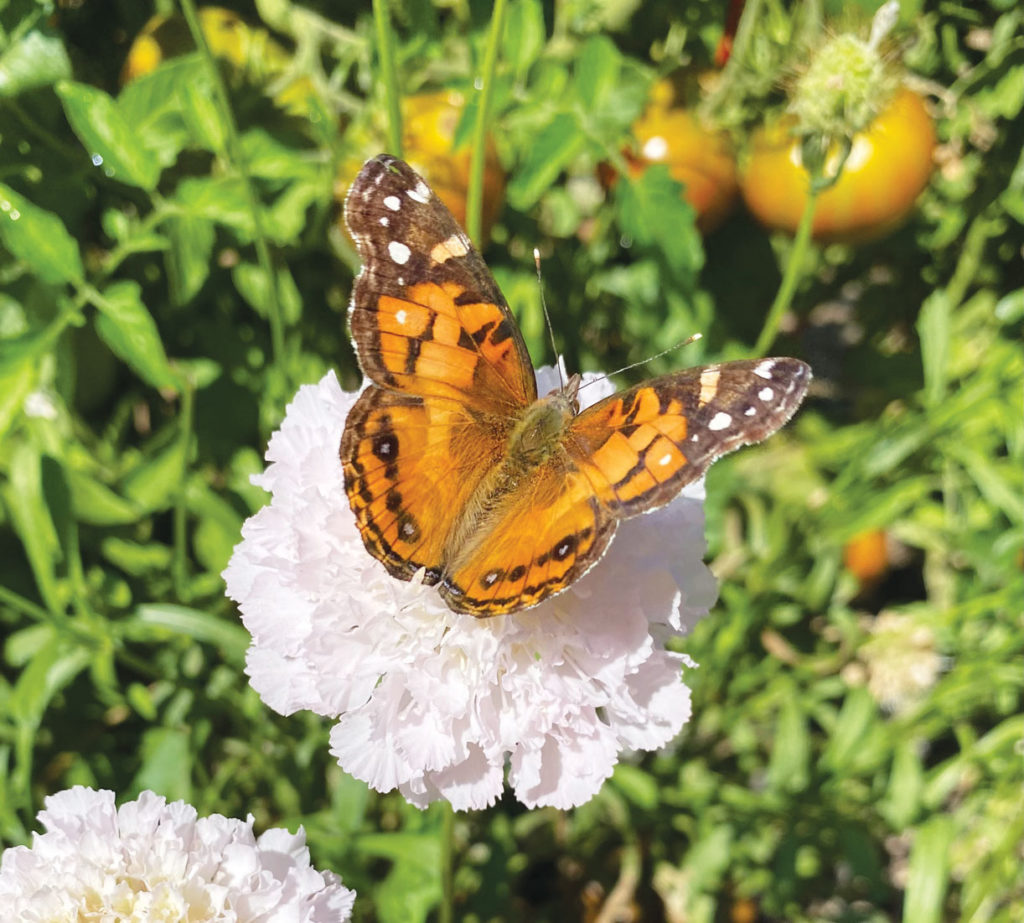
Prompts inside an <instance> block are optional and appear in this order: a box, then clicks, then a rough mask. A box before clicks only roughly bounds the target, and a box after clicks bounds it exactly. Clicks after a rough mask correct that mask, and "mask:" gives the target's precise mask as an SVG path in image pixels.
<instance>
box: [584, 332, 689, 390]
mask: <svg viewBox="0 0 1024 923" xmlns="http://www.w3.org/2000/svg"><path fill="white" fill-rule="evenodd" d="M702 339H704V334H703V333H694V334H692V335H691V336H688V337H687V338H686V339H685V340H682V341H680V342H679V343H676V344H675V345H674V346H670V347H669V348H668V349H663V350H662V351H661V352H660V353H655V354H654V355H653V356H648V357H647V358H646V359H641V360H640V361H639V362H633V363H631V364H630V365H624V366H623V367H622V368H621V369H616V370H615V371H614V372H609V373H608V374H607V375H602V376H601V377H600V378H595V379H594V380H593V381H587V382H584V383H583V384H582V385H580V390H581V391H582V390H583V389H584V388H586V387H588V386H589V385H596V384H597V383H598V382H599V381H604V380H605V379H606V378H611V377H613V376H614V375H619V374H621V373H622V372H628V371H629V370H630V369H635V368H636V367H637V366H638V365H647V363H648V362H653V361H654V360H655V359H660V358H661V357H662V356H665V355H668V354H669V353H671V352H675V351H676V350H677V349H682V348H683V347H684V346H689V345H690V344H691V343H696V342H697V340H702Z"/></svg>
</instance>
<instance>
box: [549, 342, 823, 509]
mask: <svg viewBox="0 0 1024 923" xmlns="http://www.w3.org/2000/svg"><path fill="white" fill-rule="evenodd" d="M810 377H811V375H810V368H809V366H807V364H806V363H804V362H801V361H800V360H799V359H786V358H777V359H758V360H752V361H740V362H726V363H722V364H720V365H708V366H703V367H700V368H693V369H685V370H683V371H681V372H676V373H674V374H672V375H664V376H662V377H660V378H653V379H651V380H650V381H646V382H644V383H643V384H640V385H637V386H636V387H634V388H630V389H628V390H626V391H622V392H620V393H618V394H614V395H612V396H611V397H609V398H606V399H605V400H603V401H601V402H600V403H598V404H595V405H594V406H593V407H590V408H588V409H587V410H585V411H583V413H581V414H580V415H579V416H577V417H575V418H574V419H573V421H572V425H571V428H570V433H569V436H568V438H567V440H566V449H567V451H568V452H569V454H570V456H571V457H572V458H573V460H574V462H575V463H576V464H577V465H578V467H579V469H580V470H581V471H582V472H583V473H584V474H585V475H586V476H587V477H588V478H589V480H590V481H591V483H592V484H593V486H594V490H595V492H596V494H597V496H598V497H599V498H600V500H601V502H602V504H603V505H604V506H605V507H606V508H607V509H608V510H609V511H610V512H611V513H612V514H613V515H615V516H617V517H619V518H625V517H628V516H635V515H637V514H638V513H643V512H646V511H647V510H650V509H653V508H655V507H657V506H661V505H663V504H665V503H668V501H669V500H671V499H672V498H673V497H675V495H676V494H677V493H679V491H680V490H681V489H682V488H683V487H684V486H685V485H686V484H688V483H690V482H691V481H693V480H695V479H696V478H698V477H700V476H701V475H702V474H703V473H704V472H705V471H706V470H707V469H708V466H709V465H710V464H711V463H712V462H713V461H714V460H715V459H716V458H720V457H721V456H722V455H725V454H726V453H727V452H731V451H733V450H734V449H738V448H739V447H740V446H742V445H747V444H749V443H752V442H760V441H761V440H762V439H765V438H767V437H768V436H770V435H771V434H772V433H774V432H775V431H776V430H777V429H778V428H779V427H780V426H782V425H783V424H784V423H785V422H786V421H787V420H788V419H789V418H790V417H791V416H792V415H793V413H794V412H795V411H796V408H797V407H799V406H800V402H801V401H802V400H803V397H804V394H805V392H806V390H807V385H808V383H809V381H810Z"/></svg>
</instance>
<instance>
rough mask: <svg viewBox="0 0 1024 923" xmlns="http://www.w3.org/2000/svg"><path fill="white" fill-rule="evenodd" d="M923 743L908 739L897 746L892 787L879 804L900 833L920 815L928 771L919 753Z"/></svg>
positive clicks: (893, 764) (890, 774)
mask: <svg viewBox="0 0 1024 923" xmlns="http://www.w3.org/2000/svg"><path fill="white" fill-rule="evenodd" d="M920 746H921V742H920V741H919V740H916V739H914V738H908V739H904V740H901V741H897V743H896V751H895V753H894V754H893V760H892V770H891V771H890V773H889V788H888V791H887V792H886V796H885V800H884V801H882V802H881V804H880V805H879V807H880V809H881V811H882V814H883V816H884V817H885V818H886V820H888V821H889V823H890V824H892V826H893V827H894V828H896V829H897V830H902V829H904V828H905V827H906V826H907V825H908V824H910V823H911V822H912V821H913V820H914V818H915V817H916V816H917V813H918V811H919V810H920V808H921V794H922V792H923V790H924V769H923V767H922V765H921V757H920V755H919V754H918V750H919V749H920Z"/></svg>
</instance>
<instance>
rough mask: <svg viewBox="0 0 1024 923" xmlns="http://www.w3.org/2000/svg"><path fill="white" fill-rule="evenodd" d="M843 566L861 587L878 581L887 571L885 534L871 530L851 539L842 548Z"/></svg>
mask: <svg viewBox="0 0 1024 923" xmlns="http://www.w3.org/2000/svg"><path fill="white" fill-rule="evenodd" d="M843 564H844V565H845V566H846V569H847V570H848V571H849V572H850V573H851V574H853V575H854V577H856V578H857V579H858V580H859V581H860V583H861V584H862V585H863V584H872V583H874V582H875V581H876V580H878V578H879V577H881V576H882V575H883V574H885V572H886V571H887V570H888V569H889V543H888V540H887V539H886V535H885V532H883V531H882V530H881V529H871V530H870V531H868V532H861V533H859V534H857V535H855V536H854V537H853V538H851V539H850V540H849V541H848V542H847V543H846V546H845V547H844V548H843Z"/></svg>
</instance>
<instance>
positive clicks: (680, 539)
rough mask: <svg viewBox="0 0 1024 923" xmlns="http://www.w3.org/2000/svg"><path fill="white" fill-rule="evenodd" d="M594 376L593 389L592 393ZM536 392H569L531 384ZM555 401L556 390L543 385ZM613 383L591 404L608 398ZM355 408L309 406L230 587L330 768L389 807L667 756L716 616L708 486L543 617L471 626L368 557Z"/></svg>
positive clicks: (286, 443)
mask: <svg viewBox="0 0 1024 923" xmlns="http://www.w3.org/2000/svg"><path fill="white" fill-rule="evenodd" d="M597 378H598V376H591V380H594V379H597ZM538 382H539V388H538V390H539V391H540V393H542V394H543V393H546V391H548V390H550V389H551V388H552V387H554V386H555V385H556V384H557V382H556V381H555V379H554V371H553V370H544V371H542V372H541V373H540V374H539V375H538ZM545 385H547V387H546V388H545V387H544V386H545ZM611 390H612V388H611V386H610V385H609V384H608V383H607V382H606V381H603V382H601V383H599V384H595V385H593V386H592V387H588V388H585V389H584V390H583V392H582V395H581V397H585V398H589V399H590V400H591V401H595V400H597V399H598V398H599V397H603V396H605V395H606V394H608V393H610V392H611ZM356 396H357V395H356V394H350V393H346V392H343V391H342V390H341V387H340V386H339V384H338V381H337V379H336V378H335V376H334V374H333V373H329V374H328V375H326V376H325V377H324V378H323V380H322V381H320V383H319V384H317V385H307V386H305V387H303V388H301V389H300V390H299V393H298V394H297V395H296V397H295V399H294V401H293V402H292V403H291V405H290V406H289V407H288V410H287V415H286V417H285V420H284V422H283V423H282V425H281V429H280V430H279V431H278V432H277V433H275V434H274V436H273V438H272V439H271V441H270V446H269V448H268V450H267V458H268V460H269V461H270V462H271V464H270V465H269V467H268V468H267V470H266V472H265V473H264V474H263V475H261V476H258V477H255V478H254V479H253V480H254V483H256V484H258V485H260V486H262V487H264V488H265V489H266V490H268V491H270V492H271V494H272V495H273V499H272V501H271V503H270V505H269V506H267V507H265V508H264V509H262V510H260V511H259V512H258V513H257V514H256V515H255V516H253V517H252V518H250V519H249V521H248V522H246V524H245V526H244V527H243V529H242V536H243V541H242V542H241V543H240V544H239V545H238V547H237V548H236V549H235V553H234V556H233V557H232V559H231V563H230V564H229V565H228V568H227V570H225V572H224V577H225V580H226V582H227V591H228V595H229V596H231V597H232V598H233V599H235V600H236V601H237V602H238V604H239V607H240V608H241V611H242V620H243V622H244V623H245V626H246V628H248V629H249V632H250V633H251V634H252V639H253V640H252V645H251V647H250V648H249V653H248V657H247V665H246V672H247V673H248V674H249V676H250V677H251V682H252V685H253V687H254V688H255V689H256V690H257V691H258V692H259V694H260V696H262V698H263V700H264V701H265V702H266V703H267V704H268V705H269V706H270V707H271V708H273V709H274V710H276V711H278V712H280V713H281V714H286V715H287V714H291V713H293V712H295V711H298V710H299V709H304V708H306V709H311V710H312V711H314V712H317V713H318V714H321V715H326V716H330V717H332V718H337V719H338V721H337V724H336V725H335V726H334V728H333V729H332V732H331V752H332V754H333V755H334V756H336V757H337V759H338V762H339V763H340V765H341V767H342V768H343V769H344V770H345V771H346V772H348V773H350V774H351V775H353V776H355V777H356V778H358V779H361V780H363V781H364V782H366V783H367V784H369V785H370V786H372V787H373V788H374V789H376V790H377V791H381V792H385V791H390V790H392V789H395V788H397V789H399V790H400V791H401V792H402V794H403V795H404V796H405V798H406V799H407V800H409V801H410V802H411V803H412V804H415V805H418V806H421V807H423V806H426V805H427V804H428V803H430V802H431V801H433V800H435V799H438V798H444V799H447V800H448V801H449V802H450V803H451V804H452V806H453V807H454V808H456V809H458V810H465V809H470V808H482V807H486V806H487V805H489V804H492V803H493V802H494V801H495V800H496V799H497V798H498V796H499V795H500V794H501V792H502V789H503V787H504V782H505V771H506V765H507V769H508V782H509V784H510V785H511V786H512V788H513V789H514V790H515V793H516V797H517V798H518V799H519V800H520V801H521V802H523V803H524V804H525V805H527V806H530V807H533V806H538V805H553V806H555V807H559V808H568V807H572V806H574V805H578V804H582V803H583V802H585V801H587V800H588V799H589V798H591V797H592V796H593V795H594V794H595V793H596V792H597V790H598V789H599V788H600V787H601V784H602V783H603V782H604V781H605V779H607V778H608V777H609V776H610V775H611V773H612V770H613V768H614V766H615V763H616V761H617V759H618V754H619V752H620V751H621V750H623V749H627V748H628V749H644V750H650V749H655V748H657V747H661V746H663V745H664V744H666V743H667V742H668V741H669V740H671V739H672V738H673V737H674V736H675V735H676V733H677V732H678V731H679V729H680V728H681V727H682V725H683V724H684V722H685V721H686V720H687V719H688V718H689V715H690V692H689V689H688V688H687V687H686V686H685V685H684V684H683V682H682V679H681V666H682V665H683V664H688V663H690V661H689V660H688V659H687V658H686V657H685V656H683V655H681V654H676V653H672V652H669V651H667V650H665V642H666V640H668V639H669V638H671V637H674V636H677V635H679V634H681V633H683V632H685V631H686V630H688V629H689V627H690V626H691V625H692V624H693V623H694V622H696V621H697V619H699V618H700V617H702V616H703V615H705V614H706V613H707V610H708V608H709V607H710V605H711V604H712V603H713V602H714V598H715V593H716V584H715V581H714V578H713V577H712V576H711V573H710V571H708V569H707V567H706V566H705V565H704V563H703V560H702V556H703V553H704V548H705V543H704V534H703V530H704V513H703V505H702V501H703V483H702V482H701V483H697V484H693V485H690V486H689V487H688V488H687V489H686V490H684V492H683V494H682V495H681V496H680V497H678V498H677V499H676V500H675V501H674V502H673V503H671V504H669V505H668V506H667V507H664V508H663V509H661V510H658V511H656V512H653V513H650V514H648V515H646V516H643V517H640V518H638V519H632V520H628V521H626V522H623V523H622V524H621V525H620V526H619V530H618V533H617V535H616V537H615V539H614V541H613V542H612V544H611V546H610V548H609V550H608V552H607V553H606V555H605V557H604V559H603V560H602V561H601V562H600V563H599V564H598V565H597V566H595V567H594V568H593V569H592V570H591V571H590V572H589V573H587V574H586V575H585V576H584V577H583V578H582V579H580V580H579V581H577V582H576V583H575V584H574V585H573V586H572V587H570V588H569V589H568V590H566V591H565V592H563V593H561V594H559V595H558V596H555V597H552V598H550V599H548V600H546V601H545V602H544V603H542V604H541V605H539V606H537V607H535V608H533V609H530V610H527V611H525V612H520V613H516V614H514V615H509V616H498V617H496V618H491V619H482V620H478V619H475V618H473V617H472V616H468V615H459V614H456V613H454V612H452V611H450V610H449V609H448V608H447V607H446V606H445V604H444V602H443V601H442V599H441V597H440V596H439V595H438V593H437V591H436V590H435V589H433V588H432V587H427V586H421V585H417V584H416V583H404V582H402V581H400V580H396V579H395V578H393V577H391V576H389V575H388V573H387V571H386V570H385V569H384V566H383V565H382V564H380V563H379V562H378V561H376V560H375V559H374V558H373V557H371V556H370V554H369V553H368V552H367V551H366V549H365V548H364V547H363V542H362V539H361V538H360V537H359V533H358V531H357V530H356V524H355V517H354V516H353V514H352V512H351V510H350V509H349V505H348V499H347V497H346V495H345V489H344V484H343V478H342V470H341V463H340V461H339V459H338V446H339V444H340V442H341V433H342V430H343V428H344V425H345V418H346V415H347V414H348V412H349V410H350V409H351V407H352V405H353V404H354V403H355V399H356Z"/></svg>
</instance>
